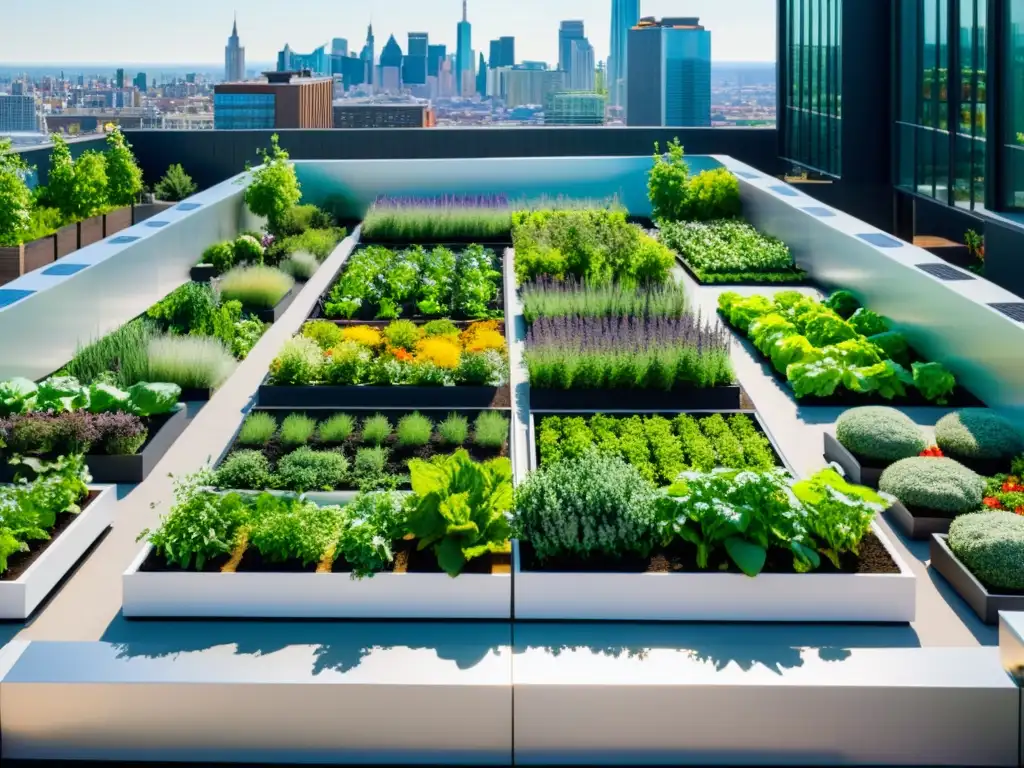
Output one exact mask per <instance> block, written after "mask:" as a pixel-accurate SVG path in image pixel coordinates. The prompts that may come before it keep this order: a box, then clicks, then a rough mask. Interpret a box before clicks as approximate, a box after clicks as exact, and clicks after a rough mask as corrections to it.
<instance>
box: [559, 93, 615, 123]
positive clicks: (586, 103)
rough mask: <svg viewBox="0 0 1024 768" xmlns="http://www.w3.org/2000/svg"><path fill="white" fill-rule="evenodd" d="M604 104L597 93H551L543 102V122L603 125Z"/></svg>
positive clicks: (601, 97)
mask: <svg viewBox="0 0 1024 768" xmlns="http://www.w3.org/2000/svg"><path fill="white" fill-rule="evenodd" d="M605 105H606V102H605V98H604V96H603V95H601V94H599V93H578V92H575V91H568V92H561V93H552V94H551V95H549V96H548V98H547V100H546V103H545V104H544V124H545V125H604V115H605Z"/></svg>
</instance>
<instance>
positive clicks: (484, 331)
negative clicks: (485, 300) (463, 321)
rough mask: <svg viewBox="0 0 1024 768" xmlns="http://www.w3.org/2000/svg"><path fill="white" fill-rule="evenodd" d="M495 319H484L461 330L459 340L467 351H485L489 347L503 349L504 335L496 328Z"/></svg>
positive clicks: (496, 322)
mask: <svg viewBox="0 0 1024 768" xmlns="http://www.w3.org/2000/svg"><path fill="white" fill-rule="evenodd" d="M498 328H499V322H498V321H497V320H486V321H484V322H480V323H473V324H472V325H471V326H469V327H468V328H467V329H466V330H464V331H463V332H462V336H461V337H460V341H461V342H462V346H463V348H465V350H466V351H467V352H486V351H487V350H489V349H496V350H498V351H499V352H502V351H504V350H505V337H504V335H502V333H501V331H500V330H498Z"/></svg>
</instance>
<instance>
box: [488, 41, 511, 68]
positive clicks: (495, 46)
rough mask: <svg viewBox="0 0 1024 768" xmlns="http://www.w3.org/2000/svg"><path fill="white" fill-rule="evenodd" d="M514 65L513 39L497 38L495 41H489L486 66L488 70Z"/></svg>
mask: <svg viewBox="0 0 1024 768" xmlns="http://www.w3.org/2000/svg"><path fill="white" fill-rule="evenodd" d="M515 64H516V39H515V38H514V37H499V38H498V39H497V40H491V46H490V56H488V58H487V66H488V67H489V68H490V69H497V68H498V67H514V66H515Z"/></svg>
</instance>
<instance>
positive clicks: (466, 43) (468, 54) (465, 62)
mask: <svg viewBox="0 0 1024 768" xmlns="http://www.w3.org/2000/svg"><path fill="white" fill-rule="evenodd" d="M456 39H457V41H458V43H457V48H456V49H455V87H456V88H457V89H458V93H459V95H460V96H463V95H465V96H469V95H470V93H469V91H470V90H471V89H472V87H473V74H472V73H473V26H472V25H471V24H470V23H469V19H468V17H467V9H466V0H462V21H460V22H459V24H458V27H457V28H456Z"/></svg>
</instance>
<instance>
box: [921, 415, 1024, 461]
mask: <svg viewBox="0 0 1024 768" xmlns="http://www.w3.org/2000/svg"><path fill="white" fill-rule="evenodd" d="M935 442H936V443H938V445H939V448H941V449H942V452H943V453H945V454H946V455H948V456H952V457H954V458H957V457H959V458H963V459H992V460H998V459H1006V460H1007V461H1010V460H1011V459H1013V457H1014V456H1016V455H1017V454H1019V453H1020V452H1021V451H1022V450H1024V441H1022V439H1021V434H1020V432H1018V431H1017V428H1016V427H1015V426H1014V425H1013V424H1011V423H1010V422H1008V421H1007V420H1006V419H1004V418H1003V417H1002V416H999V415H997V414H995V413H993V412H992V411H987V410H985V409H982V408H967V409H965V410H962V411H957V412H955V413H950V414H948V415H946V416H943V417H942V418H941V419H939V421H938V423H936V425H935Z"/></svg>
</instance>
